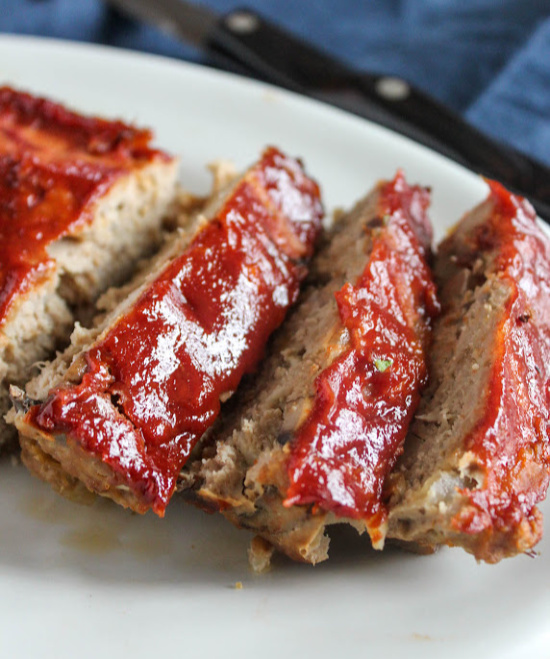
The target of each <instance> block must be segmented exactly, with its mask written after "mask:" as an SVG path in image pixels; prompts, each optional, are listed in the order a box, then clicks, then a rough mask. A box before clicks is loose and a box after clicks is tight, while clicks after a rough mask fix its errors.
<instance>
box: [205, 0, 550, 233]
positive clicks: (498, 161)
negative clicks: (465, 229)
mask: <svg viewBox="0 0 550 659" xmlns="http://www.w3.org/2000/svg"><path fill="white" fill-rule="evenodd" d="M209 49H210V52H211V53H212V54H213V55H214V56H215V57H218V58H219V57H220V56H221V57H227V58H229V59H232V60H236V61H237V62H239V63H240V64H241V65H243V66H244V67H245V68H246V69H247V70H248V71H249V72H252V73H253V74H255V75H256V77H259V78H261V79H264V80H266V81H269V82H272V83H275V84H277V85H280V86H283V87H286V88H288V89H291V90H294V91H298V92H300V93H303V94H306V95H309V96H312V97H314V98H320V99H323V100H327V101H329V102H332V103H333V104H335V105H339V106H340V107H344V108H345V109H348V110H350V111H352V112H354V113H356V114H358V115H360V116H364V117H366V118H368V119H371V120H374V121H377V122H379V123H381V124H383V125H386V126H388V127H390V128H392V129H394V130H397V131H398V132H400V133H403V134H405V135H407V136H409V137H413V139H415V140H417V141H419V142H422V143H424V144H426V145H427V146H429V147H430V148H433V149H435V150H437V151H440V152H441V153H443V154H444V155H446V156H449V157H451V158H453V159H454V160H456V161H458V162H460V163H461V164H463V165H465V166H467V167H469V168H470V169H472V170H474V171H475V172H477V173H480V174H483V175H484V176H488V177H490V178H494V179H496V180H499V181H501V182H502V183H503V184H504V185H506V186H507V187H508V188H510V189H511V190H513V191H514V192H518V193H520V194H522V195H524V196H526V197H528V198H529V199H530V201H531V202H532V203H533V205H534V206H535V208H536V209H537V211H538V213H539V215H540V216H541V217H543V218H544V219H546V220H549V221H550V168H548V167H545V166H544V165H542V164H541V163H539V162H537V161H535V160H533V159H532V158H529V157H528V156H526V155H524V154H522V153H520V152H519V151H516V150H515V149H513V148H511V147H507V146H503V145H502V144H499V143H497V142H495V141H494V140H492V139H490V138H489V137H487V136H486V135H484V134H483V133H481V132H480V131H478V130H477V129H475V128H474V127H472V126H470V125H469V124H468V123H466V122H465V121H464V120H463V119H462V118H461V117H460V116H459V115H457V114H455V113H454V112H452V111H451V110H449V109H448V108H446V107H445V106H444V105H442V104H441V103H439V102H438V101H436V100H435V99H433V98H431V97H430V96H428V95H427V94H425V93H424V92H422V91H420V90H418V89H415V88H413V87H411V86H410V85H409V84H408V83H406V82H405V81H402V80H399V79H395V78H391V77H388V76H384V75H375V74H370V73H369V74H364V73H358V72H356V71H354V70H353V69H352V68H351V67H348V66H346V65H345V64H344V63H342V62H339V61H338V60H336V59H334V58H333V57H331V56H330V55H328V54H326V53H323V52H322V51H320V50H318V49H316V48H313V47H312V46H310V45H309V44H307V43H306V42H304V41H302V40H301V39H299V38H297V37H295V36H293V35H291V34H290V33H289V32H287V31H285V30H283V29H281V28H280V27H278V26H276V25H274V24H273V23H270V22H268V21H266V20H265V19H263V18H262V17H260V16H259V15H258V14H256V13H255V12H253V11H250V10H248V9H242V10H235V11H233V12H231V13H229V14H227V15H226V16H224V17H223V18H222V19H221V20H220V22H219V23H218V26H217V28H216V29H215V30H214V31H213V32H212V33H211V38H210V42H209Z"/></svg>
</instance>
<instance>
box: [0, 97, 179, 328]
mask: <svg viewBox="0 0 550 659" xmlns="http://www.w3.org/2000/svg"><path fill="white" fill-rule="evenodd" d="M150 139H151V133H150V132H149V131H147V130H138V129H136V128H133V127H132V126H128V125H126V124H124V123H122V122H120V121H106V120H103V119H97V118H93V117H83V116H80V115H78V114H75V113H73V112H69V111H68V110H65V109H64V108H63V107H62V106H60V105H57V104H56V103H52V102H51V101H48V100H45V99H40V98H36V97H33V96H30V95H29V94H24V93H21V92H17V91H14V90H13V89H10V88H8V87H2V88H0V326H1V325H2V324H3V323H4V322H5V320H6V317H7V315H8V312H9V310H10V307H11V304H12V303H13V301H14V300H15V299H16V297H17V296H18V295H19V294H20V293H24V292H25V291H26V290H28V289H29V288H30V287H31V286H33V285H34V284H36V283H37V282H39V281H40V280H41V279H42V278H44V277H47V276H48V274H49V273H50V272H51V271H52V269H53V268H54V267H55V263H54V261H53V259H51V258H50V257H49V256H48V252H47V247H48V245H49V244H50V243H52V242H54V241H55V240H57V239H58V238H61V237H62V236H65V235H67V234H70V233H73V232H75V231H76V232H77V231H78V230H79V229H80V228H81V227H83V226H84V225H86V224H87V223H89V222H90V220H91V219H92V209H93V202H94V201H95V200H96V199H98V198H100V197H101V196H102V195H104V194H105V192H106V191H107V190H108V189H109V188H110V187H111V186H112V184H113V183H114V182H115V181H116V179H117V178H118V177H120V176H121V175H122V174H124V173H126V172H128V171H130V170H132V169H134V168H137V167H141V166H142V165H144V164H146V163H148V162H150V161H151V160H152V159H154V158H163V159H168V157H167V156H165V155H163V154H161V153H160V152H158V151H155V150H153V149H150V148H149V146H148V144H149V141H150Z"/></svg>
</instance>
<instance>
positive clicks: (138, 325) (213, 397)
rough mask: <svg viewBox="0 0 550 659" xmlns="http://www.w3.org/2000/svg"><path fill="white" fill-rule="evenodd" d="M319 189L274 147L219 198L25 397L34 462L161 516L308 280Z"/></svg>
mask: <svg viewBox="0 0 550 659" xmlns="http://www.w3.org/2000/svg"><path fill="white" fill-rule="evenodd" d="M321 221H322V206H321V202H320V199H319V188H318V186H317V184H316V183H315V182H314V181H313V180H312V179H310V178H308V177H307V176H306V174H305V173H304V170H303V168H302V166H301V164H300V163H299V162H298V161H296V160H294V159H291V158H288V157H286V156H284V155H283V154H282V153H281V152H280V151H278V150H276V149H274V148H270V149H267V150H266V151H265V153H264V154H263V157H262V158H261V160H260V161H259V162H258V163H257V164H256V165H254V166H253V167H252V168H251V169H249V170H248V171H247V172H246V173H245V175H244V176H243V177H242V178H241V179H240V180H238V181H237V182H236V183H233V185H232V186H231V189H230V190H229V191H226V192H225V193H224V194H221V193H220V194H218V195H217V196H216V197H215V198H214V199H213V200H212V201H211V203H210V205H209V206H207V208H206V209H205V210H204V211H203V214H202V215H201V216H200V217H198V218H196V224H197V230H196V233H195V234H194V235H192V236H189V235H187V234H183V235H181V236H180V238H179V239H178V240H176V241H175V243H174V244H173V245H171V246H170V247H169V248H168V251H167V252H165V253H164V254H163V257H162V258H160V257H159V258H157V259H156V260H155V262H154V265H153V266H152V268H151V272H150V273H149V275H148V276H147V277H146V278H145V280H144V281H143V278H141V280H140V281H141V283H140V284H139V285H138V286H137V288H136V289H135V290H134V291H133V292H131V293H130V295H129V297H128V299H126V300H125V301H123V302H121V303H120V304H119V305H118V306H115V308H114V309H113V310H112V311H111V312H110V313H109V314H107V316H106V318H105V319H104V321H103V323H102V325H100V326H99V327H96V328H94V329H93V330H91V331H89V332H85V331H81V330H78V331H77V332H75V333H74V335H73V345H72V346H71V348H70V349H69V350H67V351H66V353H65V354H64V355H61V356H60V357H59V358H58V359H57V361H56V362H54V363H52V364H50V365H49V366H47V367H46V368H45V369H44V370H43V372H42V374H41V375H40V376H39V377H38V378H37V379H36V380H34V381H33V382H31V383H30V384H29V385H28V386H27V396H30V397H31V400H29V399H28V398H27V397H26V396H25V395H23V394H22V392H18V391H15V390H14V391H13V395H14V399H15V401H16V410H17V411H16V414H15V423H16V425H17V428H18V430H19V432H20V439H21V443H22V447H23V459H24V462H25V464H27V466H28V467H29V468H30V469H31V470H32V471H33V472H34V473H35V474H37V475H38V476H40V477H42V478H44V479H46V480H49V481H50V482H52V484H53V485H54V486H56V487H57V489H59V490H60V491H62V492H64V493H67V492H69V493H71V491H72V490H73V489H74V488H75V485H76V483H77V481H78V482H80V483H81V484H83V485H84V486H86V487H87V488H88V489H89V490H91V491H92V492H96V493H98V494H101V495H104V496H107V497H110V498H111V499H114V500H115V501H117V502H118V503H120V504H122V505H124V506H127V507H130V508H132V509H133V510H135V511H137V512H140V513H142V512H145V511H146V510H148V509H149V508H152V509H153V510H154V511H155V512H156V513H158V514H159V515H163V514H164V510H165V507H166V505H167V503H168V501H169V499H170V497H171V495H172V492H173V490H174V488H175V485H176V479H177V475H178V473H179V471H180V470H181V468H182V466H183V464H184V462H185V461H186V460H187V458H188V457H189V454H190V453H191V451H192V449H193V447H194V445H195V444H196V442H197V441H198V440H199V439H200V438H201V437H202V436H203V434H204V433H205V432H206V431H207V430H208V428H209V427H210V426H211V425H212V423H213V422H214V420H215V419H216V417H217V415H218V412H219V408H220V401H223V400H225V399H227V398H228V397H229V396H231V395H232V393H233V392H234V390H235V389H236V387H237V385H238V383H239V381H240V379H241V377H242V376H243V375H244V374H245V373H249V372H251V371H252V370H254V368H255V367H256V364H257V363H258V361H259V360H260V358H261V357H262V355H263V351H264V347H265V343H266V341H267V339H268V337H269V335H270V334H271V333H272V331H273V330H274V329H275V328H276V327H277V326H278V325H279V324H280V323H281V322H282V320H283V318H284V316H285V314H286V311H287V309H288V308H289V306H290V305H292V304H293V303H294V302H295V300H296V298H297V296H298V291H299V286H300V283H301V281H302V280H303V278H304V277H305V275H306V267H305V264H306V262H307V261H308V260H309V258H310V257H311V254H312V252H313V246H314V243H315V241H316V239H317V237H318V235H319V232H320V229H321Z"/></svg>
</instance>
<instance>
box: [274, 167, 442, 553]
mask: <svg viewBox="0 0 550 659" xmlns="http://www.w3.org/2000/svg"><path fill="white" fill-rule="evenodd" d="M428 204H429V193H428V191H427V190H425V189H423V188H420V187H416V186H415V187H411V186H409V185H408V184H407V183H406V181H405V179H404V177H403V175H402V174H401V173H399V174H398V175H397V176H396V178H395V179H394V180H393V181H392V182H390V183H387V184H385V185H383V187H382V188H381V189H380V193H379V201H378V213H377V214H378V217H379V218H381V220H382V223H383V226H382V227H381V228H380V229H375V230H374V231H373V248H372V253H371V255H370V258H369V260H368V263H367V265H366V267H365V270H364V272H363V274H362V275H361V277H360V278H359V280H358V281H357V282H356V283H355V284H351V283H348V284H346V285H345V286H344V287H343V288H342V289H341V290H340V291H339V292H338V293H337V295H336V301H337V304H338V310H339V313H340V318H341V321H342V324H343V326H344V327H345V328H346V329H347V330H348V332H349V337H350V347H349V349H348V350H347V351H346V352H345V353H344V354H343V355H341V356H340V357H339V358H338V359H337V360H336V361H335V362H333V363H332V364H331V365H330V366H329V367H328V368H326V369H325V370H324V371H322V373H321V374H320V375H319V376H318V377H317V379H316V382H315V386H316V397H315V401H314V405H313V409H312V411H311V413H310V415H309V417H308V418H307V420H306V421H305V422H304V423H303V424H302V426H301V427H300V428H299V429H298V432H297V434H296V436H295V438H294V440H293V442H292V446H291V455H290V459H289V462H288V473H289V477H290V487H289V489H288V492H287V498H286V500H285V505H287V506H291V505H295V504H311V503H313V504H315V505H317V506H319V507H321V508H323V509H324V510H328V511H332V512H334V513H335V514H336V515H338V516H344V517H350V518H353V519H360V520H364V521H365V522H366V524H367V528H368V530H369V533H370V535H371V537H372V539H373V542H375V543H376V542H378V541H379V540H380V539H381V537H380V533H379V530H378V529H379V527H380V526H381V525H382V524H383V522H384V520H385V518H386V511H385V508H384V506H383V503H382V500H381V496H382V486H383V484H384V479H385V477H386V475H387V474H388V472H389V471H390V470H391V468H392V467H393V465H394V464H395V462H396V460H397V457H398V456H399V454H400V453H401V451H402V444H403V441H404V438H405V434H406V431H407V428H408V425H409V423H410V421H411V418H412V415H413V413H414V411H415V409H416V407H417V405H418V402H419V398H420V392H421V389H422V387H423V386H424V384H425V382H426V378H427V370H426V350H427V347H428V345H429V339H430V324H431V319H432V317H433V316H434V315H435V314H436V313H437V311H438V308H439V307H438V302H437V299H436V295H435V287H434V284H433V281H432V278H431V273H430V269H429V267H428V265H427V262H426V258H427V256H428V254H429V250H430V241H431V228H430V225H429V221H428V218H427V215H426V209H427V207H428Z"/></svg>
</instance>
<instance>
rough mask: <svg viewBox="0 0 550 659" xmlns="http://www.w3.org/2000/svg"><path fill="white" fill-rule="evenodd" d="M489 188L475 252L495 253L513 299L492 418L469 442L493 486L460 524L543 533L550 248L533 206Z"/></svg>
mask: <svg viewBox="0 0 550 659" xmlns="http://www.w3.org/2000/svg"><path fill="white" fill-rule="evenodd" d="M488 183H489V186H490V188H491V191H490V195H489V200H490V202H491V203H492V204H493V211H492V215H491V217H490V219H489V221H488V223H485V224H484V225H483V226H482V227H480V230H479V231H478V232H477V234H476V236H475V237H474V240H473V243H472V245H469V250H471V251H472V254H473V255H475V253H476V252H477V251H481V250H488V251H492V250H494V251H495V253H496V255H497V256H496V263H495V269H496V276H498V277H499V278H501V279H502V280H503V281H504V282H505V283H506V284H507V285H508V286H509V287H510V289H511V291H512V294H511V296H510V298H509V300H508V301H507V303H506V308H505V314H504V319H503V321H502V322H501V325H500V327H499V328H498V333H497V337H496V340H495V346H496V348H495V355H494V363H493V366H492V372H491V375H490V385H489V392H488V401H487V404H486V405H485V414H484V415H483V416H482V418H481V419H480V420H479V421H478V423H477V424H476V426H475V428H474V429H473V431H472V432H471V434H470V435H469V437H468V438H467V441H466V448H467V449H468V450H470V451H472V453H473V454H474V455H475V456H476V461H477V462H478V464H479V467H480V470H481V472H482V473H483V475H484V478H485V482H484V484H483V486H482V487H481V488H480V489H476V490H472V491H470V490H465V491H463V492H462V493H463V494H464V495H465V496H467V497H468V498H469V499H470V501H471V503H472V506H471V507H470V508H469V509H467V510H466V511H465V512H464V513H463V514H462V515H460V516H458V517H457V518H456V519H455V520H454V521H453V523H454V526H455V527H456V528H457V529H459V530H461V531H464V532H467V533H482V532H486V533H489V534H490V533H492V532H494V531H496V532H499V533H513V532H514V529H518V528H519V530H520V534H521V533H523V532H526V533H529V532H532V533H535V534H537V533H538V534H540V513H539V512H538V510H536V509H535V504H536V503H537V502H539V501H541V500H542V499H543V498H544V497H545V495H546V491H547V489H548V485H549V481H550V444H549V439H550V438H549V429H550V241H549V239H548V238H547V237H546V236H545V235H544V233H543V232H542V230H541V229H540V228H539V227H538V226H537V224H536V221H535V212H534V210H533V208H532V207H531V206H530V204H529V203H528V202H526V201H525V200H524V199H522V198H521V197H517V196H515V195H512V194H510V193H509V192H508V191H507V190H506V189H505V188H503V187H502V186H501V185H500V184H498V183H495V182H492V181H488ZM521 525H523V526H525V525H526V529H524V531H522V530H521ZM537 528H538V529H539V530H537ZM527 529H530V531H527Z"/></svg>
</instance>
